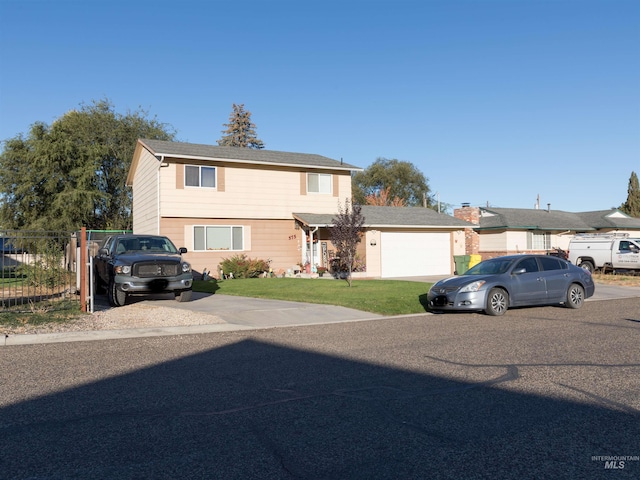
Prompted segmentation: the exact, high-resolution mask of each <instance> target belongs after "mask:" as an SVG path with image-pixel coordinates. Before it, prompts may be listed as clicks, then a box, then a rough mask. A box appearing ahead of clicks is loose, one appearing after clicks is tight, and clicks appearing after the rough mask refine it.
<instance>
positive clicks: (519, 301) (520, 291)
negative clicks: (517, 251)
mask: <svg viewBox="0 0 640 480" xmlns="http://www.w3.org/2000/svg"><path fill="white" fill-rule="evenodd" d="M594 291H595V285H594V284H593V279H592V278H591V274H590V273H589V272H587V271H586V270H584V269H582V268H579V267H576V266H575V265H572V264H571V263H569V262H567V261H565V260H562V259H560V258H557V257H553V256H549V255H508V256H505V257H497V258H492V259H490V260H485V261H484V262H480V263H479V264H477V265H475V266H474V267H472V268H470V269H469V270H468V271H467V272H465V273H464V274H463V275H460V276H456V277H450V278H446V279H444V280H440V281H439V282H437V283H435V284H434V285H433V286H432V287H431V289H430V290H429V293H428V294H427V301H428V305H429V308H430V309H431V310H434V311H448V310H451V311H455V310H462V311H464V310H467V311H484V312H485V313H487V314H488V315H504V314H505V312H506V311H507V309H508V308H509V307H523V306H533V305H553V304H564V305H565V306H567V307H569V308H580V307H581V306H582V304H583V302H584V300H585V299H586V298H589V297H591V296H592V295H593V293H594Z"/></svg>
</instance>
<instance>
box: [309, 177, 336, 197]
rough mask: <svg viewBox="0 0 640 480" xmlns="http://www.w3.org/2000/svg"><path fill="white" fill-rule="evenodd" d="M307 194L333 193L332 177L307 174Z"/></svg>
mask: <svg viewBox="0 0 640 480" xmlns="http://www.w3.org/2000/svg"><path fill="white" fill-rule="evenodd" d="M307 193H329V194H330V193H331V175H330V174H328V173H307Z"/></svg>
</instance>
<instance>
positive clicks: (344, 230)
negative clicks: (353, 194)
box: [330, 198, 364, 286]
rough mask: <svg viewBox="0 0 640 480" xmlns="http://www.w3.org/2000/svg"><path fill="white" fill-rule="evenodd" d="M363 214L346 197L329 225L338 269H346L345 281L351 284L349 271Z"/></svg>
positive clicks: (360, 235)
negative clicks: (331, 225)
mask: <svg viewBox="0 0 640 480" xmlns="http://www.w3.org/2000/svg"><path fill="white" fill-rule="evenodd" d="M363 225H364V216H363V215H362V207H361V206H360V205H358V204H357V203H351V201H350V200H349V199H348V198H347V199H346V200H345V203H344V207H342V206H341V205H340V204H339V203H338V214H337V215H336V216H335V217H334V218H333V227H331V230H330V232H331V242H332V243H333V245H334V247H335V248H336V252H337V255H338V259H339V260H338V261H339V264H340V267H341V268H340V269H342V268H345V269H346V271H347V278H346V280H347V283H349V286H351V273H352V272H353V268H354V266H355V262H356V250H357V248H358V244H359V243H360V242H361V241H362V227H363Z"/></svg>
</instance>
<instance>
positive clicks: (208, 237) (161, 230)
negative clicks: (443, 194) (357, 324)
mask: <svg viewBox="0 0 640 480" xmlns="http://www.w3.org/2000/svg"><path fill="white" fill-rule="evenodd" d="M361 170H362V169H361V168H359V167H356V166H354V165H349V164H346V163H343V162H342V161H338V160H333V159H330V158H327V157H323V156H320V155H312V154H301V153H289V152H275V151H268V150H253V149H248V148H234V147H219V146H211V145H196V144H189V143H180V142H167V141H160V140H138V143H137V145H136V149H135V153H134V156H133V161H132V164H131V168H130V171H129V174H128V177H127V185H129V186H131V187H132V190H133V212H132V213H133V231H134V232H135V233H152V234H161V235H166V236H168V237H169V238H171V239H172V240H173V242H174V243H176V246H178V247H182V246H184V247H187V249H188V251H189V252H188V253H187V254H186V259H187V260H188V261H189V262H191V264H192V265H193V268H194V270H196V271H198V272H202V271H203V269H205V268H206V269H207V270H208V271H212V273H213V274H214V275H216V274H217V273H218V272H216V270H217V266H218V264H219V263H220V262H221V261H222V260H223V259H225V258H229V257H231V256H234V255H236V254H246V255H247V256H248V257H250V258H259V259H264V260H267V259H269V260H271V266H272V268H273V270H274V272H287V271H289V270H293V269H294V268H295V267H296V266H297V265H300V264H304V263H306V262H310V264H311V265H314V266H315V265H318V266H327V264H328V261H329V256H330V252H333V250H334V249H333V247H332V245H331V242H330V239H329V238H330V235H329V231H328V227H330V224H331V221H332V218H333V217H334V215H336V214H337V212H338V205H339V202H340V204H342V205H344V202H345V200H346V199H350V198H351V173H352V172H354V171H361ZM363 211H364V213H365V219H366V232H365V238H364V241H363V243H362V244H361V247H362V248H361V252H360V253H361V261H362V262H364V263H365V264H366V270H367V273H366V275H367V276H371V277H382V276H384V277H391V276H410V275H411V276H412V275H440V274H450V273H451V272H453V268H454V267H453V259H452V256H453V255H454V254H458V253H462V254H464V251H465V247H464V228H465V227H469V224H468V223H467V222H464V221H461V220H458V219H455V218H453V217H451V216H448V215H443V214H438V213H436V212H434V211H433V210H429V209H424V208H398V207H364V209H363ZM294 212H305V213H299V214H294ZM312 250H313V254H312ZM216 276H217V275H216Z"/></svg>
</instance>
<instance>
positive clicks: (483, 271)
mask: <svg viewBox="0 0 640 480" xmlns="http://www.w3.org/2000/svg"><path fill="white" fill-rule="evenodd" d="M512 263H513V259H504V258H495V259H492V260H485V261H484V262H480V263H479V264H477V265H474V266H473V267H471V268H470V269H469V270H467V271H466V272H465V273H463V275H500V274H502V273H505V272H506V271H507V270H508V269H509V267H510V266H511V264H512Z"/></svg>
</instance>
